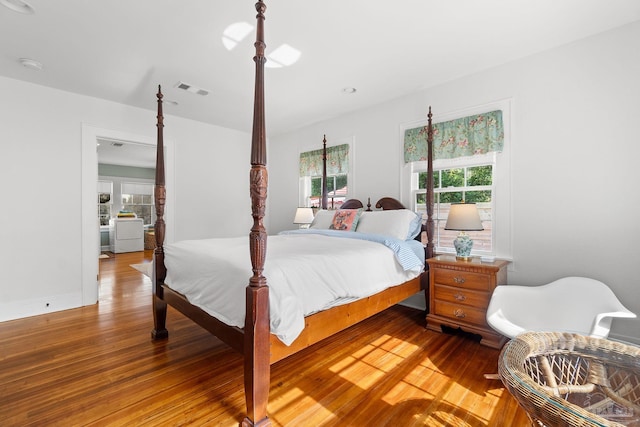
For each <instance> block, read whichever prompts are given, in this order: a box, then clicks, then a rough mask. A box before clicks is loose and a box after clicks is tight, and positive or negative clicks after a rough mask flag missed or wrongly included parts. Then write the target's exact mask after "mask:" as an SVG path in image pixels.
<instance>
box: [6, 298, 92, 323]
mask: <svg viewBox="0 0 640 427" xmlns="http://www.w3.org/2000/svg"><path fill="white" fill-rule="evenodd" d="M81 306H82V295H81V294H80V293H71V294H63V295H50V296H47V297H42V298H35V299H30V300H22V301H14V302H11V303H0V322H6V321H8V320H15V319H22V318H25V317H31V316H37V315H40V314H46V313H52V312H54V311H62V310H69V309H71V308H77V307H81Z"/></svg>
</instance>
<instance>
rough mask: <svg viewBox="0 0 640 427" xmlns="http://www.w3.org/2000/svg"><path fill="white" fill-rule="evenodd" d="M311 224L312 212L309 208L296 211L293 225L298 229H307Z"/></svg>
mask: <svg viewBox="0 0 640 427" xmlns="http://www.w3.org/2000/svg"><path fill="white" fill-rule="evenodd" d="M312 222H313V210H312V209H311V208H298V209H296V216H295V217H294V218H293V223H294V224H298V226H299V228H309V224H311V223H312Z"/></svg>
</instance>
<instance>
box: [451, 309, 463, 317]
mask: <svg viewBox="0 0 640 427" xmlns="http://www.w3.org/2000/svg"><path fill="white" fill-rule="evenodd" d="M453 315H454V316H456V317H457V318H458V319H464V318H465V316H466V314H464V311H463V310H461V309H459V308H458V309H456V310H454V312H453Z"/></svg>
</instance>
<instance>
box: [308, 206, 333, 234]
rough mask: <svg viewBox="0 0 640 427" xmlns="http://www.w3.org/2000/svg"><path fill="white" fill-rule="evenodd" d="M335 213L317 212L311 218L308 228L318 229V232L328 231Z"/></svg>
mask: <svg viewBox="0 0 640 427" xmlns="http://www.w3.org/2000/svg"><path fill="white" fill-rule="evenodd" d="M335 213H336V211H328V210H319V211H318V212H316V216H315V217H314V218H313V222H312V223H311V225H310V226H309V228H318V229H320V230H328V229H329V227H331V224H332V223H333V216H334V215H335Z"/></svg>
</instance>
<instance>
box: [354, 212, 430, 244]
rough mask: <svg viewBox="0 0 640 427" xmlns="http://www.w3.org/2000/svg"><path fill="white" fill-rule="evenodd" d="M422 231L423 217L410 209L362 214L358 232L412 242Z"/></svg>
mask: <svg viewBox="0 0 640 427" xmlns="http://www.w3.org/2000/svg"><path fill="white" fill-rule="evenodd" d="M421 230H422V217H421V216H420V214H418V213H416V212H413V211H411V210H409V209H398V210H387V211H373V212H362V215H361V216H360V220H359V221H358V228H356V232H360V233H367V234H381V235H384V236H390V237H394V238H396V239H400V240H411V239H413V238H415V237H416V236H417V235H418V234H419V233H420V231H421Z"/></svg>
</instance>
